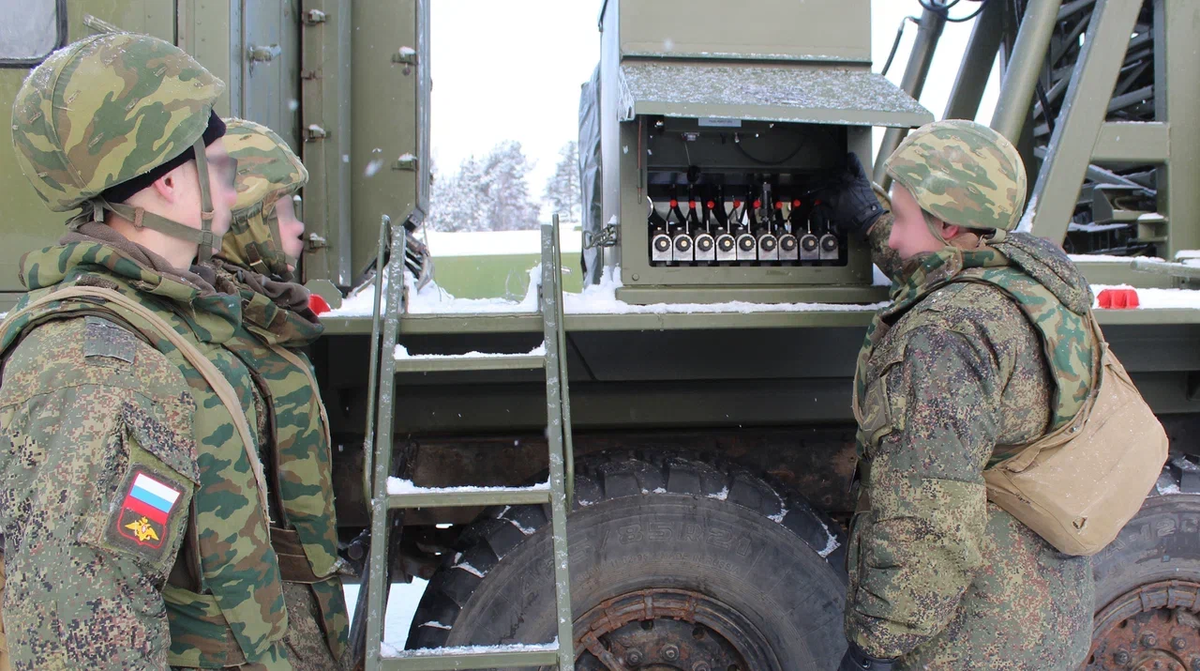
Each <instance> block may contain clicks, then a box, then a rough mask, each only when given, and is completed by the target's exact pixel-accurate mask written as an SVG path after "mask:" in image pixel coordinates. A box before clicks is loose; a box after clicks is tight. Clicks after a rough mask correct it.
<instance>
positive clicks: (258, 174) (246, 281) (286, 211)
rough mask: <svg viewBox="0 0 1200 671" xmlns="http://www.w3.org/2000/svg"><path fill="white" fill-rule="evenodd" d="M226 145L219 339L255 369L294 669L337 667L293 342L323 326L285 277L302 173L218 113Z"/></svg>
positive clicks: (313, 462)
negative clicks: (238, 310) (224, 302)
mask: <svg viewBox="0 0 1200 671" xmlns="http://www.w3.org/2000/svg"><path fill="white" fill-rule="evenodd" d="M226 128H227V132H226V135H225V145H226V147H227V149H228V151H229V155H230V156H232V157H233V158H235V159H236V160H237V162H238V176H237V182H236V188H237V194H238V196H237V202H236V203H235V204H234V208H233V220H232V224H231V226H230V229H229V232H228V233H227V234H226V235H225V238H224V242H223V244H222V249H221V252H220V254H219V255H218V257H217V258H215V259H214V264H215V267H216V270H217V280H218V286H219V287H220V288H221V290H222V291H226V292H228V293H232V294H234V295H238V296H240V297H241V299H242V306H243V308H242V326H243V328H241V329H239V330H238V332H237V333H236V334H235V336H234V338H232V339H231V340H230V342H229V343H227V347H229V348H230V349H231V350H233V351H234V352H235V353H236V354H237V355H238V357H239V358H240V359H241V360H242V361H243V362H244V363H245V364H246V366H247V367H249V368H250V369H251V370H253V371H255V373H256V378H257V380H258V383H259V391H260V396H261V398H262V401H263V406H264V412H263V413H262V417H263V418H264V419H266V418H270V421H260V422H259V427H260V432H261V434H262V435H261V439H262V441H263V444H264V445H266V446H267V447H268V449H269V450H270V451H271V452H272V458H271V459H270V462H271V463H272V465H273V468H274V470H275V477H274V478H273V479H272V480H273V481H274V482H276V483H277V485H276V487H277V490H278V491H277V492H276V496H275V497H273V499H272V502H273V503H274V504H275V506H276V510H274V511H273V514H272V519H273V520H274V524H273V525H272V527H271V539H272V543H273V544H274V546H275V549H276V553H277V554H278V555H279V559H280V569H281V570H282V573H283V580H284V596H285V599H286V601H287V610H288V622H289V627H288V634H287V636H286V638H285V641H286V643H287V645H288V653H289V656H290V658H291V662H292V665H293V666H294V667H295V668H296V669H298V670H305V671H323V670H327V669H335V668H338V661H337V660H339V659H341V658H342V656H343V653H344V651H345V648H346V642H347V638H348V634H349V632H348V629H349V618H348V616H347V613H346V604H345V599H344V596H343V592H342V581H341V578H340V574H339V569H340V568H341V565H342V562H341V560H340V559H339V558H338V556H337V541H338V538H337V520H336V516H335V514H334V508H333V477H332V471H331V466H332V455H331V453H330V439H329V426H328V420H327V418H326V415H325V408H324V406H323V405H322V403H321V397H320V394H319V393H318V390H317V384H316V381H315V380H314V379H313V376H312V372H311V368H312V366H311V364H310V363H309V361H308V358H307V357H306V356H305V355H304V353H303V352H302V351H300V349H299V348H301V347H303V346H305V345H308V344H309V343H311V342H312V341H313V340H315V339H316V338H317V336H319V335H320V334H321V332H322V330H323V327H322V326H321V324H320V323H319V322H318V320H317V316H316V315H315V314H314V313H313V311H312V310H310V309H309V292H308V291H307V290H306V289H305V288H304V287H302V286H300V285H298V284H294V283H292V282H290V281H289V280H291V278H292V275H293V272H294V271H295V269H296V264H297V262H298V261H297V259H298V257H299V256H300V253H301V252H302V250H303V242H302V241H301V239H300V235H301V234H302V233H303V231H304V224H303V222H300V221H299V220H298V219H297V218H296V216H295V211H294V209H293V205H292V196H293V194H295V193H296V192H297V191H298V190H299V189H300V188H301V187H303V186H304V184H305V183H306V182H307V181H308V171H307V170H305V169H304V166H303V164H301V163H300V159H299V158H297V157H296V155H295V154H294V153H292V150H291V149H290V148H289V147H288V145H287V143H286V142H284V141H283V139H282V138H280V137H279V136H278V135H276V134H275V133H274V132H273V131H272V130H270V129H269V128H267V127H265V126H261V125H259V124H256V123H253V122H251V121H244V120H241V119H226Z"/></svg>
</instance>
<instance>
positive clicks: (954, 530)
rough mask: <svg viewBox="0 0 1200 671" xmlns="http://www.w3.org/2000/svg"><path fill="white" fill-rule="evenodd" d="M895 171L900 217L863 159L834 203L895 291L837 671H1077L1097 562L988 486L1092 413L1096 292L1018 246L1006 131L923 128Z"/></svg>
mask: <svg viewBox="0 0 1200 671" xmlns="http://www.w3.org/2000/svg"><path fill="white" fill-rule="evenodd" d="M887 170H888V174H889V175H891V176H892V178H893V179H894V180H895V184H896V186H895V188H894V190H893V194H892V202H891V203H890V204H887V203H886V201H885V200H884V199H880V198H877V197H876V196H877V194H876V193H873V191H872V186H871V184H870V182H869V181H868V180H867V178H866V177H865V175H864V173H863V170H862V166H861V165H860V164H859V163H858V160H857V159H856V158H854V157H853V156H851V157H850V168H849V170H848V171H847V174H846V176H845V177H844V178H843V181H842V184H841V185H840V186H839V187H838V188H836V189H835V190H834V193H833V194H831V201H832V205H831V207H832V208H833V210H834V216H835V220H837V221H838V222H839V225H841V226H842V227H843V228H845V229H847V230H848V231H851V232H856V233H859V234H862V235H864V236H865V237H866V238H867V239H868V240H869V242H870V244H871V246H872V248H873V250H874V251H875V261H876V263H877V264H878V265H879V266H880V268H881V269H882V270H883V271H884V272H886V273H887V274H888V275H889V276H891V277H892V278H893V280H894V282H893V288H892V304H891V305H889V306H888V307H887V308H885V309H883V310H882V311H881V312H880V313H879V314H877V315H876V317H875V319H874V321H873V323H872V324H871V326H870V328H869V330H868V333H867V337H866V341H865V343H864V344H863V348H862V351H861V353H860V356H859V361H858V370H857V373H856V376H855V388H854V412H855V416H856V417H857V419H858V424H859V433H858V449H859V455H860V458H861V461H860V464H861V467H860V474H861V476H862V479H861V483H860V486H861V488H862V489H861V497H860V501H859V507H858V511H857V512H856V514H855V517H854V521H853V524H852V529H851V537H850V546H849V550H848V562H849V566H848V569H849V573H850V585H849V589H848V592H847V605H846V635H847V638H848V639H849V650H848V652H847V654H846V658H845V659H844V660H843V662H842V666H841V667H840V668H841V669H846V670H849V669H877V670H878V669H929V670H932V671H941V670H945V671H949V670H951V669H954V670H959V669H1000V670H1010V669H1011V670H1014V671H1016V670H1020V671H1048V670H1051V669H1063V670H1065V669H1075V668H1078V667H1079V665H1080V664H1081V663H1082V661H1083V658H1084V656H1085V655H1086V654H1087V650H1088V647H1089V642H1090V638H1091V636H1090V635H1091V621H1092V605H1093V604H1092V600H1093V585H1092V571H1091V562H1090V560H1089V559H1088V558H1087V557H1072V556H1068V555H1064V554H1061V553H1059V552H1058V551H1057V550H1055V549H1054V547H1052V546H1051V545H1050V544H1049V543H1047V542H1046V541H1045V540H1043V539H1042V538H1041V537H1039V536H1038V535H1037V534H1035V533H1034V532H1033V531H1032V530H1030V529H1029V528H1028V527H1026V526H1024V525H1022V524H1021V523H1020V522H1018V521H1017V520H1016V519H1015V518H1013V517H1012V516H1011V515H1009V514H1008V513H1006V512H1004V511H1002V510H1000V509H999V508H998V507H996V506H995V505H993V504H991V503H989V502H988V500H987V495H986V492H985V486H984V480H983V471H984V469H985V468H987V467H989V466H990V465H992V464H995V463H996V462H998V461H1000V460H1002V459H1003V458H1004V457H1006V456H1008V455H1011V454H1012V453H1013V452H1014V451H1015V450H1016V449H1019V447H1020V446H1021V445H1023V444H1025V443H1028V442H1030V441H1033V440H1035V439H1037V438H1039V437H1040V436H1042V435H1043V434H1044V433H1046V432H1047V431H1050V430H1053V429H1054V428H1055V427H1057V426H1059V425H1061V424H1062V423H1064V422H1066V421H1068V420H1070V419H1071V418H1072V417H1074V415H1075V413H1076V412H1077V411H1078V410H1079V408H1080V407H1081V404H1082V403H1083V401H1084V400H1085V399H1086V398H1087V395H1088V393H1089V386H1090V384H1091V380H1092V366H1093V365H1094V358H1093V349H1094V348H1095V347H1096V346H1097V344H1096V343H1095V342H1093V339H1094V336H1093V335H1092V333H1091V331H1090V330H1089V327H1088V316H1087V311H1088V310H1089V309H1090V307H1091V303H1092V296H1091V291H1090V289H1089V287H1088V285H1087V283H1086V282H1085V280H1084V279H1083V277H1082V276H1081V275H1080V274H1079V272H1078V270H1077V269H1076V268H1075V267H1074V266H1073V265H1072V264H1071V262H1070V261H1069V260H1068V259H1067V258H1066V255H1064V254H1063V253H1062V251H1061V250H1060V249H1058V248H1057V247H1055V246H1054V245H1052V244H1050V243H1048V242H1046V241H1044V240H1041V239H1039V238H1035V237H1033V236H1031V235H1028V234H1025V233H1016V232H1012V231H1013V229H1014V228H1016V224H1017V221H1018V219H1019V217H1020V215H1021V212H1022V209H1023V207H1024V202H1025V171H1024V167H1023V165H1022V164H1021V159H1020V156H1019V155H1018V154H1017V152H1016V150H1015V149H1014V148H1013V147H1012V145H1011V144H1009V143H1008V141H1007V140H1005V139H1004V138H1003V137H1002V136H1000V135H998V134H997V133H995V132H994V131H992V130H990V129H988V128H986V127H984V126H980V125H978V124H974V123H972V122H964V121H943V122H937V123H934V124H930V125H928V126H925V127H923V128H921V129H919V130H917V131H914V132H913V133H912V134H911V135H909V136H908V138H907V139H906V140H905V141H904V142H903V143H902V144H901V145H900V147H899V148H897V150H896V151H895V153H893V154H892V156H891V157H890V158H889V159H888V163H887ZM885 205H889V206H890V205H894V208H893V209H894V214H892V213H889V212H886V210H885Z"/></svg>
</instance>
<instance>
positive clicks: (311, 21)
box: [303, 9, 325, 26]
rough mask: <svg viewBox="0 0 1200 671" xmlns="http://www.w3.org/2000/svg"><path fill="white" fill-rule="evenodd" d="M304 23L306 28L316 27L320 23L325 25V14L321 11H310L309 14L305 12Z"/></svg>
mask: <svg viewBox="0 0 1200 671" xmlns="http://www.w3.org/2000/svg"><path fill="white" fill-rule="evenodd" d="M303 21H304V25H306V26H315V25H317V24H318V23H325V12H322V11H321V10H319V9H310V10H308V11H307V12H304V18H303Z"/></svg>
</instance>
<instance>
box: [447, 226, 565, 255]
mask: <svg viewBox="0 0 1200 671" xmlns="http://www.w3.org/2000/svg"><path fill="white" fill-rule="evenodd" d="M427 235H428V240H429V253H430V254H431V255H432V256H433V257H434V259H437V258H438V257H443V256H447V257H448V256H515V255H517V256H538V255H540V254H541V253H542V232H541V230H539V229H534V230H530V231H471V232H462V233H448V232H446V231H429V232H428V233H427ZM559 245H560V247H561V248H562V254H563V256H567V255H569V254H578V253H579V252H580V250H581V249H582V246H583V236H582V235H580V233H579V229H573V228H568V227H566V226H563V227H561V228H560V229H559Z"/></svg>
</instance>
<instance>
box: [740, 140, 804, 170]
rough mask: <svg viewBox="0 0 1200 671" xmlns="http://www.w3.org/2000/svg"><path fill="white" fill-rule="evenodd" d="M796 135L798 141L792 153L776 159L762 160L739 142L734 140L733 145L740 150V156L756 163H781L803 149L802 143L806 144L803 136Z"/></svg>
mask: <svg viewBox="0 0 1200 671" xmlns="http://www.w3.org/2000/svg"><path fill="white" fill-rule="evenodd" d="M796 135H797V136H798V137H799V139H800V142H799V143H798V144H797V145H796V148H795V149H793V150H792V153H790V154H788V155H787V156H784V157H783V158H781V159H779V160H777V161H764V160H762V159H761V158H758V157H756V156H754V155H752V154H751V153H750V152H748V151H746V148H745V147H743V146H742V143H741V142H734V143H733V146H734V147H737V150H738V152H740V153H741V154H742V156H745V157H746V158H748V159H750V160H751V161H754V162H755V163H758V164H759V165H782V164H784V163H786V162H788V161H790V160H792V158H793V157H795V156H796V154H799V153H800V150H801V149H804V145H805V144H806V143H805V142H804V137H803V136H800V134H799V133H797V134H796Z"/></svg>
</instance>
